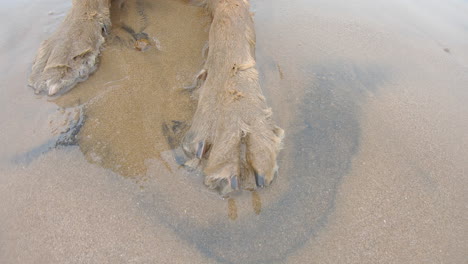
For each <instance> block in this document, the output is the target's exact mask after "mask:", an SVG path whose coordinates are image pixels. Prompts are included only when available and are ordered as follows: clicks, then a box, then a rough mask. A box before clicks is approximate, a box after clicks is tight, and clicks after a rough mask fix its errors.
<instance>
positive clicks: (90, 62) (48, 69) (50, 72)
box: [29, 0, 111, 95]
mask: <svg viewBox="0 0 468 264" xmlns="http://www.w3.org/2000/svg"><path fill="white" fill-rule="evenodd" d="M109 7H110V0H74V1H73V8H72V10H71V11H70V12H69V13H68V15H67V16H66V18H65V20H64V22H63V23H62V24H61V25H60V27H59V28H58V30H57V31H56V32H55V33H54V34H53V35H52V36H51V37H50V38H49V39H47V40H46V41H44V42H43V43H42V44H41V47H40V48H39V51H38V53H37V56H36V59H35V61H34V63H33V67H32V73H31V76H30V78H29V85H30V86H32V87H33V88H34V89H35V91H36V92H37V93H40V92H47V93H48V95H54V94H57V93H59V92H65V91H67V90H68V89H70V88H72V87H73V86H74V85H75V84H76V83H77V82H80V81H84V80H86V79H87V78H88V76H89V75H90V74H92V73H93V72H94V71H95V70H96V68H97V67H96V64H97V59H98V55H99V53H100V48H101V46H102V44H104V35H105V34H106V33H107V32H108V30H109V29H110V26H111V22H110V14H109Z"/></svg>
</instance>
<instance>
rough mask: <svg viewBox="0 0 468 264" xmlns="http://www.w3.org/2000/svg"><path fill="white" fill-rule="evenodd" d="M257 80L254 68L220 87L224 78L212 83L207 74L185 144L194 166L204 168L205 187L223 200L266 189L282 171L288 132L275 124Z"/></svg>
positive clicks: (238, 74) (214, 79)
mask: <svg viewBox="0 0 468 264" xmlns="http://www.w3.org/2000/svg"><path fill="white" fill-rule="evenodd" d="M257 75H258V73H257V71H256V70H255V69H254V68H251V69H249V70H247V71H242V72H239V73H237V74H236V76H234V77H232V78H230V80H229V81H228V82H225V85H224V86H222V87H220V86H219V85H218V83H217V82H218V80H219V78H211V79H210V73H209V72H208V79H207V80H206V82H205V83H204V85H203V86H202V87H201V94H200V99H199V102H198V106H197V111H196V113H195V116H194V118H193V121H192V126H191V128H190V130H189V131H188V133H187V134H186V136H185V138H184V141H183V148H184V150H185V152H186V153H187V154H188V155H189V156H190V157H191V158H192V160H191V161H189V163H188V164H190V165H189V166H191V167H193V166H194V165H196V166H198V165H199V166H201V167H202V168H203V172H204V174H205V180H204V182H205V185H207V186H208V187H209V188H211V189H216V190H218V191H219V192H220V194H222V195H227V194H229V193H231V192H234V191H237V190H240V189H254V188H259V187H266V186H268V185H270V184H271V182H272V181H273V179H274V177H275V174H276V172H277V170H278V166H277V163H276V159H277V155H278V152H279V150H280V146H281V141H282V138H283V134H284V132H283V130H282V129H281V128H279V127H277V126H276V125H275V124H274V123H273V121H272V119H271V110H270V109H269V108H268V107H267V105H266V102H265V98H264V97H263V96H262V94H261V90H260V87H259V85H258V81H257ZM249 183H253V184H251V185H253V186H250V185H249Z"/></svg>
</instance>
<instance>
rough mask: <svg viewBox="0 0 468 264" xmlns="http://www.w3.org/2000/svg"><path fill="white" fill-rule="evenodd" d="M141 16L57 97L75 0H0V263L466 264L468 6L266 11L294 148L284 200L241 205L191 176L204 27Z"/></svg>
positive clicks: (182, 15)
mask: <svg viewBox="0 0 468 264" xmlns="http://www.w3.org/2000/svg"><path fill="white" fill-rule="evenodd" d="M127 2H128V5H127V6H126V8H125V9H123V10H119V9H117V8H113V9H112V20H113V28H112V32H111V34H110V36H109V37H108V41H107V43H106V45H105V48H104V50H103V52H102V56H101V59H100V67H99V70H98V71H97V72H96V73H95V74H94V75H92V76H91V77H90V78H89V79H88V80H87V81H86V82H84V83H80V84H79V85H77V86H76V87H75V88H74V89H73V90H72V91H70V92H69V93H67V94H65V95H64V96H62V97H58V98H47V97H45V96H37V95H34V93H33V91H32V89H31V88H28V87H27V86H26V83H27V77H28V75H29V73H30V67H31V63H32V59H33V58H34V55H35V53H36V50H37V48H38V47H39V44H40V42H41V41H42V40H44V39H46V38H47V36H49V35H50V34H51V33H52V32H53V31H54V29H56V28H57V26H58V25H59V24H60V22H61V21H62V20H63V18H64V16H65V14H66V12H67V10H68V9H69V8H70V5H71V1H59V0H44V1H32V0H15V1H10V0H1V1H0V21H1V23H0V24H1V25H2V26H0V33H1V34H2V35H3V36H4V37H3V38H2V39H1V40H0V58H1V61H0V146H1V148H0V263H21V264H23V263H242V264H244V263H245V264H247V263H467V260H468V253H467V252H468V104H467V103H466V102H468V16H466V14H467V13H468V3H467V2H466V1H461V0H444V1H442V0H439V1H435V0H430V1H418V0H405V1H404V0H396V1H380V0H379V1H375V0H374V1H371V0H356V1H339V0H327V1H325V0H323V1H322V0H318V1H310V0H295V1H288V2H287V3H285V1H281V0H252V11H253V12H255V22H256V30H257V62H258V68H259V72H260V75H261V82H262V87H263V89H264V93H265V95H266V96H267V99H268V102H269V104H270V105H271V106H272V108H273V111H274V113H275V116H274V118H275V119H276V120H277V122H278V124H279V125H280V126H281V127H282V128H284V129H285V130H286V139H285V147H284V149H283V151H282V152H281V155H280V158H279V165H280V172H279V177H278V178H277V179H276V181H275V183H274V184H273V185H272V186H271V187H269V188H267V189H262V190H259V191H256V192H247V191H244V192H242V193H240V194H238V195H236V196H234V197H233V198H230V199H221V198H220V197H219V196H218V195H217V194H216V193H214V192H211V191H209V190H208V189H207V188H206V187H204V186H203V179H202V175H200V174H199V173H196V172H193V171H188V170H187V169H185V168H184V167H181V166H180V165H179V164H178V162H177V161H178V158H179V153H180V152H179V150H178V149H177V146H178V141H179V140H180V137H181V135H183V132H184V130H185V129H186V128H187V126H189V125H190V121H191V117H192V115H193V113H194V111H195V107H196V101H194V100H192V98H191V95H190V93H188V92H187V91H185V90H184V89H183V87H184V86H186V85H188V84H190V82H191V81H192V78H193V77H194V76H195V74H196V73H197V72H198V71H199V70H200V69H201V65H202V63H203V54H202V50H203V47H204V46H205V43H206V41H207V39H208V28H209V22H210V20H209V16H208V14H207V13H206V12H205V11H204V10H203V9H201V8H199V7H195V6H190V5H188V4H187V3H186V1H175V0H135V1H127ZM124 28H131V29H132V30H133V31H135V32H136V33H138V32H144V33H146V34H148V36H149V37H150V38H151V40H152V41H151V43H152V46H150V47H149V48H148V49H147V50H146V51H144V52H142V51H138V50H136V49H135V43H134V39H133V38H132V36H131V35H130V34H129V33H128V30H127V31H126V30H125V29H124ZM78 117H81V118H83V120H84V122H83V125H82V127H81V129H80V130H79V133H78V134H77V135H76V140H75V141H74V142H71V143H72V144H68V146H64V144H62V145H60V146H56V145H57V144H56V142H57V140H59V141H60V133H61V132H64V131H67V128H68V126H69V124H70V122H73V121H74V120H77V119H78Z"/></svg>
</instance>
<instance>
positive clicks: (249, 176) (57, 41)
mask: <svg viewBox="0 0 468 264" xmlns="http://www.w3.org/2000/svg"><path fill="white" fill-rule="evenodd" d="M110 4H111V3H110V0H73V8H72V10H71V11H70V13H69V14H68V15H67V17H66V19H65V21H64V22H63V23H62V25H61V26H60V28H59V29H58V30H57V31H56V32H55V33H54V34H53V35H52V36H51V37H50V38H49V39H48V40H46V41H45V42H43V43H42V45H41V48H40V49H39V51H38V55H37V57H36V60H35V62H34V65H33V69H32V74H31V76H30V81H29V82H30V85H31V86H32V87H33V88H34V89H35V90H36V91H37V92H42V91H45V92H47V93H48V94H49V95H55V94H57V93H61V92H64V91H67V90H68V89H70V88H72V87H73V86H74V85H75V84H76V83H77V82H79V81H83V80H85V79H86V78H87V77H88V76H89V75H90V74H91V73H92V72H93V71H94V70H95V69H96V63H97V58H98V57H97V56H98V54H99V52H100V48H101V46H102V44H103V43H104V39H105V38H104V36H105V34H106V33H107V31H108V30H109V28H110V13H109V10H110V9H109V8H110ZM113 4H118V5H119V6H122V4H123V1H122V0H116V1H114V2H113ZM202 4H203V5H205V6H206V8H208V10H209V11H210V13H211V14H212V18H213V21H212V24H211V28H210V33H209V48H208V56H207V59H206V62H205V65H204V67H203V69H202V71H201V73H202V74H201V75H200V76H201V77H202V79H201V80H200V82H198V83H199V84H200V85H199V86H200V87H198V88H196V89H198V91H197V92H198V94H199V97H198V106H197V111H196V112H195V115H194V117H193V122H192V125H191V128H190V130H189V132H188V133H187V135H186V136H185V138H184V140H183V148H184V150H185V151H186V153H187V154H188V155H189V156H191V157H192V158H193V159H192V160H191V161H190V162H188V163H187V164H189V165H191V166H198V165H201V166H202V167H203V171H204V173H205V184H206V185H207V186H208V187H210V188H212V189H218V190H219V191H220V193H222V194H227V193H230V192H232V191H235V190H237V189H240V188H256V187H264V186H267V185H269V184H270V183H271V182H272V180H273V178H274V176H275V174H276V172H277V164H276V159H277V155H278V152H279V150H280V147H281V141H282V138H283V130H282V129H281V128H279V127H277V126H276V125H275V124H274V122H273V121H272V118H271V115H272V112H271V109H270V108H268V106H267V104H266V101H265V98H264V96H263V95H262V91H261V88H260V85H259V82H258V72H257V70H256V68H255V31H254V23H253V19H252V17H251V14H250V12H249V8H250V6H249V2H248V1H247V0H206V1H204V2H203V3H202ZM77 36H79V37H77ZM252 182H254V183H253V184H252Z"/></svg>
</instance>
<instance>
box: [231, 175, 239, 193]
mask: <svg viewBox="0 0 468 264" xmlns="http://www.w3.org/2000/svg"><path fill="white" fill-rule="evenodd" d="M231 188H232V189H233V190H239V180H238V179H237V176H233V177H232V178H231Z"/></svg>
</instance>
